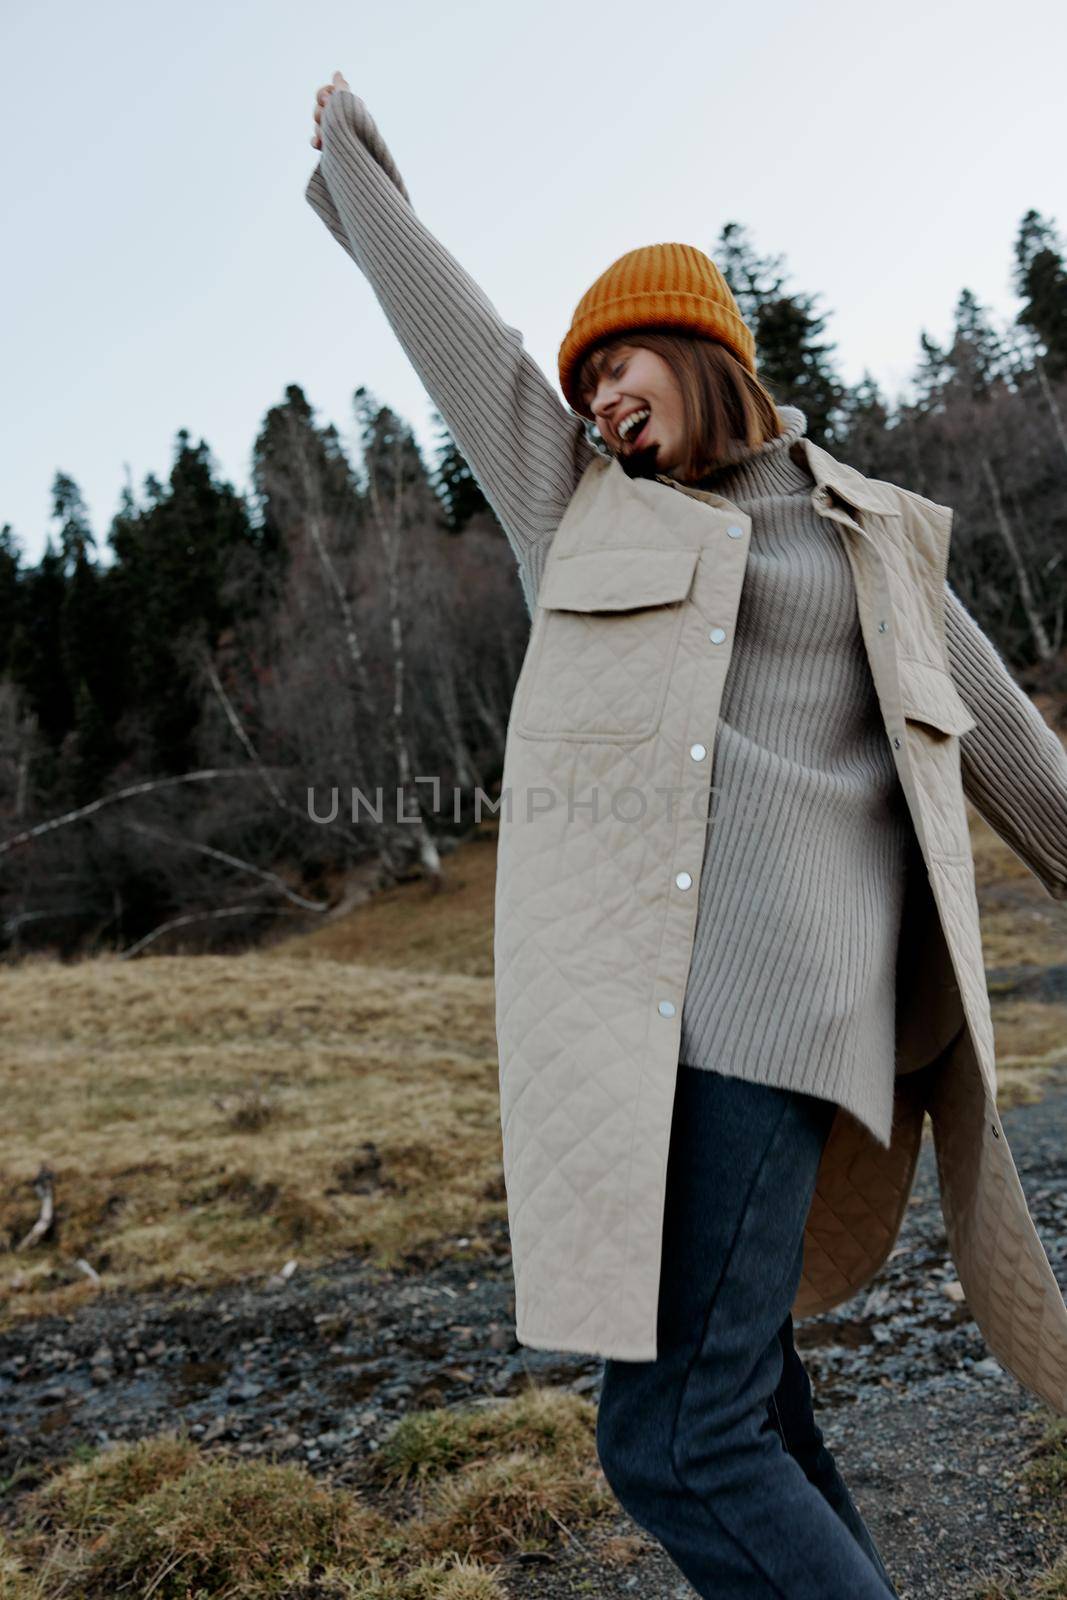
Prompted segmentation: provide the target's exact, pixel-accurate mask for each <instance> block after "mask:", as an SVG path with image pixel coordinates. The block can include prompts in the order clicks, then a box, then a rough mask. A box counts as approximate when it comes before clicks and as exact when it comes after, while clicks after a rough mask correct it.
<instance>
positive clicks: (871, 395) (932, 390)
mask: <svg viewBox="0 0 1067 1600" xmlns="http://www.w3.org/2000/svg"><path fill="white" fill-rule="evenodd" d="M1012 252H1013V255H1012V262H1011V271H1012V275H1013V277H1012V281H1013V286H1014V290H1015V293H1016V296H1017V298H1018V300H1019V301H1020V302H1021V304H1020V309H1019V311H1018V313H1017V316H1016V317H1015V319H1014V321H1013V322H1011V324H1010V325H1009V326H1007V327H997V326H995V325H994V323H993V320H992V319H991V318H990V316H989V315H988V314H987V313H986V312H985V311H984V310H983V308H982V307H981V305H980V304H979V303H978V302H977V300H976V298H975V296H974V295H973V293H972V292H971V291H970V290H968V289H964V290H962V291H961V293H960V294H959V297H958V300H957V304H956V308H955V314H954V326H953V329H952V333H951V336H950V338H949V340H948V342H947V344H946V345H945V346H944V347H941V346H939V345H938V344H937V343H935V342H934V341H933V340H932V339H930V338H929V337H928V336H927V335H926V334H925V333H921V334H920V336H919V340H918V344H919V354H918V358H917V362H916V369H915V373H914V377H913V382H912V386H911V387H912V390H913V393H912V394H911V395H910V396H909V397H908V398H907V400H904V399H901V398H895V399H894V398H890V397H887V396H884V395H882V394H881V393H880V392H879V390H878V387H877V385H876V384H875V382H874V381H873V379H872V378H871V377H870V375H869V374H867V373H865V375H864V378H863V380H862V381H861V382H860V383H859V384H857V385H855V386H853V387H849V386H846V385H845V384H843V383H842V382H841V381H840V378H839V376H838V373H837V369H836V362H835V347H834V345H833V344H832V343H831V342H830V341H829V340H827V339H826V338H825V327H826V322H827V315H826V314H823V313H820V312H818V311H817V310H816V306H815V301H816V300H817V298H818V296H815V295H811V294H805V293H798V292H795V291H792V290H790V289H789V288H788V287H787V276H786V274H785V272H784V269H783V265H782V259H781V258H780V257H773V258H771V257H761V256H760V255H759V254H758V253H757V252H756V250H755V249H754V247H753V246H752V244H751V242H750V240H749V239H748V237H747V235H746V232H745V230H744V229H743V228H742V227H741V226H740V225H739V224H736V223H730V224H728V225H727V226H726V227H725V228H724V229H723V230H722V232H721V234H720V236H719V239H718V241H717V243H716V245H715V246H714V247H713V249H712V250H711V252H710V253H711V255H712V256H713V258H714V260H715V261H716V262H717V263H718V265H719V266H720V267H721V268H722V270H723V272H724V274H725V276H726V278H727V281H728V282H729V284H730V287H731V289H732V290H733V292H734V294H735V295H736V296H737V299H738V301H739V303H740V306H741V310H742V314H743V315H744V317H745V320H746V321H747V322H748V324H749V326H750V327H751V328H752V330H753V333H754V335H755V338H756V346H757V358H758V365H759V371H760V376H761V378H762V380H763V381H764V383H765V384H766V385H767V387H768V388H769V389H770V391H771V393H772V394H773V395H774V396H775V398H776V399H777V400H778V402H779V403H780V404H787V403H788V404H794V405H798V406H800V407H801V409H802V410H803V411H804V412H805V413H806V415H807V418H808V432H809V436H810V437H811V438H812V439H813V440H814V441H815V442H816V443H818V444H821V445H823V446H824V447H825V448H826V449H828V450H830V451H831V453H832V454H834V455H835V456H837V457H838V458H839V459H843V460H846V461H848V462H849V463H850V464H851V465H853V466H855V467H856V468H858V469H859V470H860V471H861V472H863V473H865V474H866V475H867V476H870V477H876V478H882V479H887V480H890V481H892V482H895V483H899V484H902V485H904V486H906V487H908V488H910V489H913V490H916V491H917V492H918V493H919V494H922V495H925V496H926V497H928V498H930V499H932V500H936V501H938V502H939V503H941V504H946V505H950V506H952V507H953V509H954V511H955V523H954V533H953V546H952V555H951V560H950V566H949V574H948V576H949V581H950V583H951V584H952V586H953V588H954V589H955V590H956V592H957V593H958V594H959V595H960V597H961V599H962V600H963V602H964V604H965V605H966V606H967V607H968V609H969V610H970V611H971V612H972V613H973V614H974V616H975V617H976V618H977V619H978V621H979V622H980V623H981V625H982V626H983V628H985V630H986V632H987V633H988V634H989V636H990V637H991V638H992V639H993V640H994V641H995V643H996V644H997V646H998V648H999V649H1000V651H1001V653H1002V654H1003V656H1004V658H1005V660H1006V661H1007V662H1008V664H1009V665H1010V666H1011V668H1012V670H1013V671H1014V672H1015V674H1016V676H1017V677H1018V679H1019V680H1020V682H1022V683H1023V684H1024V686H1026V687H1027V688H1029V689H1031V690H1037V689H1042V690H1045V691H1046V692H1048V693H1050V694H1052V695H1054V696H1067V649H1065V639H1064V625H1065V610H1067V565H1065V561H1064V551H1065V540H1067V262H1065V256H1064V249H1063V246H1062V244H1061V242H1060V240H1059V238H1058V235H1057V233H1056V229H1055V226H1054V223H1053V221H1052V220H1050V219H1047V218H1045V217H1043V216H1042V215H1041V214H1040V213H1038V212H1036V211H1029V212H1027V213H1026V215H1025V216H1024V217H1023V219H1022V221H1021V223H1020V225H1019V229H1018V233H1017V237H1016V239H1015V241H1014V245H1013V247H1012ZM353 407H354V415H355V420H356V424H357V436H358V443H359V459H358V460H357V461H351V460H349V459H348V458H347V457H346V455H345V453H344V450H343V449H342V445H341V441H340V437H339V434H338V431H337V429H336V427H335V426H334V425H333V424H332V423H321V422H319V421H318V420H317V419H316V416H315V412H314V408H313V406H312V405H311V403H310V402H309V400H308V398H307V397H306V395H305V394H304V392H303V391H302V389H301V388H300V387H299V386H298V385H296V384H292V385H290V386H289V387H288V388H287V389H286V390H285V395H284V399H283V401H282V403H281V404H279V405H277V406H274V407H272V408H271V409H270V410H269V411H268V412H267V413H266V415H265V417H264V419H263V422H262V425H261V427H260V429H259V433H258V436H257V438H256V440H255V443H254V448H253V472H252V487H251V491H250V493H249V495H248V496H247V497H246V496H242V495H239V494H236V493H235V492H234V490H233V488H232V487H231V486H230V485H228V484H226V483H225V482H221V481H219V479H218V478H217V476H216V473H215V471H214V469H213V465H212V460H211V455H210V451H209V448H208V445H207V444H206V442H205V441H203V440H200V441H199V442H198V443H193V441H192V438H191V436H190V434H189V433H188V431H187V430H185V429H182V430H181V431H180V432H179V433H178V434H177V437H176V444H175V451H174V460H173V465H172V467H171V471H170V474H169V477H168V479H167V481H166V482H165V483H164V482H161V481H159V480H158V479H157V478H156V477H154V476H149V477H147V478H146V479H145V482H144V485H143V488H142V491H141V493H140V495H137V494H135V492H134V490H133V488H132V486H129V485H128V486H127V488H126V490H125V492H124V494H123V497H122V502H121V504H120V506H119V509H118V511H117V513H116V515H115V517H114V518H113V520H112V523H111V526H110V528H109V529H108V530H107V533H106V536H105V537H104V538H103V539H102V540H99V539H98V538H97V536H96V535H95V534H94V532H93V530H92V529H91V527H90V525H89V519H88V516H87V514H86V510H85V506H84V503H83V500H82V496H81V494H80V491H79V488H78V485H77V483H75V482H74V481H73V480H72V479H71V478H70V477H69V476H68V475H66V474H65V473H63V472H62V471H57V472H56V474H55V477H54V480H53V484H52V503H53V521H54V524H55V527H54V529H53V531H52V532H50V535H49V538H48V540H47V543H46V545H45V549H44V553H43V554H42V556H41V558H40V560H39V561H38V562H37V563H36V564H29V563H27V562H26V561H25V559H24V557H23V554H22V551H21V548H20V545H19V540H18V537H17V533H16V530H14V529H13V528H12V527H11V526H10V524H6V523H5V524H4V525H3V526H2V527H0V950H3V951H4V952H5V954H6V955H7V956H8V957H9V958H12V957H17V956H19V955H21V954H24V953H26V952H28V951H33V950H44V951H50V952H54V953H56V954H60V955H63V956H70V955H75V954H82V953H90V952H94V951H102V950H107V951H115V952H117V953H119V954H121V955H124V956H134V955H136V954H138V953H139V952H140V951H141V950H145V949H152V950H154V951H156V952H160V951H163V950H168V949H169V950H174V949H184V950H198V949H212V948H220V947H223V946H233V945H234V944H235V943H238V944H247V943H250V942H253V941H254V940H256V939H257V938H260V937H262V936H263V935H264V934H265V933H267V932H269V931H270V930H271V929H274V928H277V927H278V926H279V925H280V924H281V919H285V918H302V919H304V921H305V922H306V921H307V920H308V919H309V918H310V919H314V918H315V917H316V916H317V915H321V914H323V913H325V912H326V911H327V910H330V909H332V908H334V907H335V906H336V905H338V904H339V903H343V902H344V900H345V897H346V895H348V894H349V893H350V892H351V891H352V887H353V885H354V884H356V883H358V882H362V883H367V882H371V881H374V882H389V881H394V880H395V879H396V878H398V877H400V876H402V875H404V874H406V873H409V872H412V871H420V872H423V873H427V874H429V875H430V877H431V878H432V877H433V876H434V875H435V874H437V873H438V872H439V870H440V851H441V850H442V848H445V847H446V841H448V840H453V839H455V838H456V837H457V836H458V835H459V834H461V833H463V832H464V831H466V830H467V829H469V827H470V826H471V824H472V821H473V820H474V818H475V800H476V796H477V795H478V794H482V795H491V794H492V793H493V792H494V785H496V784H498V782H499V778H500V772H501V766H502V762H503V753H504V739H505V733H506V728H507V720H508V713H509V708H510V704H511V696H512V691H513V689H514V685H515V681H516V678H517V676H518V672H519V668H520V666H521V663H522V658H523V652H524V649H525V645H526V639H527V635H528V629H529V618H528V616H527V613H526V610H525V606H524V603H523V600H522V594H521V590H520V587H519V582H518V577H517V573H516V571H515V563H514V559H513V557H512V555H511V552H510V549H509V547H508V545H507V542H506V540H505V538H504V536H503V533H502V531H501V529H500V527H499V525H498V524H497V522H496V519H495V517H494V515H493V512H492V510H491V508H490V506H489V505H488V504H487V502H486V500H485V499H484V497H483V495H482V493H481V490H480V488H479V486H478V484H477V482H476V481H475V479H474V477H473V475H472V474H471V472H470V470H469V468H468V467H467V464H466V463H465V461H464V460H463V457H462V455H461V454H460V452H459V450H458V448H457V447H456V445H455V443H454V441H453V440H452V438H451V436H450V435H449V433H448V430H447V428H446V427H445V424H444V421H443V419H441V418H440V417H437V419H436V421H437V424H438V426H439V429H440V434H439V443H438V448H437V459H436V461H435V462H434V463H433V464H432V465H428V464H427V462H426V461H425V460H424V459H423V457H422V454H421V453H420V451H419V449H418V446H417V444H416V442H415V439H414V437H413V435H412V432H411V429H410V427H409V426H408V425H407V424H406V423H405V422H404V420H403V419H402V418H401V417H399V416H397V415H395V414H394V413H393V412H392V411H390V410H389V408H388V407H384V406H380V405H378V404H377V403H376V401H375V399H374V397H373V396H372V395H371V394H369V393H368V391H367V390H366V389H365V388H364V387H360V388H357V389H356V390H355V393H354V396H353ZM431 774H432V775H434V776H435V777H436V778H437V779H439V783H440V790H439V792H438V793H437V794H435V792H434V786H433V785H431V784H429V783H427V782H426V781H425V778H426V775H431ZM334 789H337V790H338V791H339V793H340V796H341V797H342V802H343V803H342V805H341V807H340V809H339V811H338V814H337V816H336V818H335V819H334V820H331V821H329V822H326V821H323V820H322V814H323V808H324V807H326V806H327V805H328V801H329V797H330V795H331V793H332V791H333V790H334ZM353 789H357V790H360V791H362V793H363V794H365V795H367V796H368V797H373V796H374V795H375V794H377V793H378V792H381V793H383V794H384V796H385V797H386V803H385V805H384V806H383V807H382V820H381V821H379V820H377V818H376V817H374V816H372V815H362V816H358V817H357V818H356V819H355V820H353V817H352V815H351V814H350V811H349V809H348V806H347V797H349V796H350V795H351V793H352V791H353ZM312 796H313V797H314V803H313V804H309V799H310V797H312ZM396 797H400V799H401V802H402V803H401V804H400V805H398V804H397V798H396ZM453 797H455V798H453ZM313 811H318V813H319V814H318V816H315V815H313V814H312V813H313ZM401 817H402V818H404V819H406V820H400V818H401Z"/></svg>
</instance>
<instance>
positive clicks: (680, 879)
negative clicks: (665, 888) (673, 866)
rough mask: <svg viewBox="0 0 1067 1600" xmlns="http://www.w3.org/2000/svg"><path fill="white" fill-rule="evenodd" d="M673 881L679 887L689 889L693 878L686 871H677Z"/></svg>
mask: <svg viewBox="0 0 1067 1600" xmlns="http://www.w3.org/2000/svg"><path fill="white" fill-rule="evenodd" d="M674 881H675V883H676V884H677V885H678V887H679V889H691V888H692V887H693V880H692V878H691V877H690V876H689V874H688V872H679V873H677V874H676V876H675V879H674Z"/></svg>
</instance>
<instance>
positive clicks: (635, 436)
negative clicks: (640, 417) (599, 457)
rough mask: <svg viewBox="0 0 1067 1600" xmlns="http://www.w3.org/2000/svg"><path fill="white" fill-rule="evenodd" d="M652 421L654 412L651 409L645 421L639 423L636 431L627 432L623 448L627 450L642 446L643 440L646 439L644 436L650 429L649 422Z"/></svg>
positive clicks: (624, 436)
mask: <svg viewBox="0 0 1067 1600" xmlns="http://www.w3.org/2000/svg"><path fill="white" fill-rule="evenodd" d="M651 421H652V413H651V411H649V413H648V416H646V418H645V420H644V422H642V423H640V424H639V425H638V428H637V432H636V433H627V434H625V435H623V439H622V444H623V448H624V449H625V450H636V449H637V448H638V447H639V446H640V444H641V442H642V440H643V439H644V437H645V435H646V433H647V431H648V425H649V423H650V422H651Z"/></svg>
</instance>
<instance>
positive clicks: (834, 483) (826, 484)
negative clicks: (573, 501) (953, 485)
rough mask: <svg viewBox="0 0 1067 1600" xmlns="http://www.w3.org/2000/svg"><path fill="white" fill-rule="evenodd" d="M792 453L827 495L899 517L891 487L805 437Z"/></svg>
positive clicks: (660, 480) (664, 480)
mask: <svg viewBox="0 0 1067 1600" xmlns="http://www.w3.org/2000/svg"><path fill="white" fill-rule="evenodd" d="M790 454H791V455H792V457H793V460H794V461H796V462H798V463H799V464H803V463H805V462H806V463H807V467H808V470H809V472H810V473H811V475H812V477H813V478H814V479H815V483H816V485H817V487H818V488H819V489H821V490H823V491H824V492H825V491H826V490H828V489H832V490H833V491H834V493H835V494H836V495H837V496H838V497H839V498H840V499H842V500H844V501H845V502H846V503H847V504H848V505H849V506H851V507H852V509H853V510H854V511H874V512H876V513H877V514H878V515H879V516H882V517H899V516H900V504H899V501H898V500H897V497H896V495H895V494H894V492H893V489H892V486H891V485H889V484H883V483H877V482H876V481H875V480H874V479H872V478H865V477H864V476H863V473H862V472H857V471H856V468H855V467H850V466H848V465H847V464H846V463H845V462H844V461H837V460H836V459H835V458H834V457H833V456H832V455H831V454H830V452H829V451H828V450H824V449H823V448H822V447H821V445H817V444H812V442H811V440H810V439H809V438H807V436H806V435H804V434H802V435H801V437H800V438H799V439H797V440H796V442H795V443H794V444H792V445H791V446H790ZM608 460H609V461H614V457H609V458H608ZM615 464H616V465H617V464H618V463H617V462H616V463H615ZM620 471H621V468H620ZM656 481H657V482H658V483H663V484H668V485H670V484H672V483H673V481H674V480H672V479H671V478H669V477H665V476H664V475H663V474H662V473H659V472H657V473H656Z"/></svg>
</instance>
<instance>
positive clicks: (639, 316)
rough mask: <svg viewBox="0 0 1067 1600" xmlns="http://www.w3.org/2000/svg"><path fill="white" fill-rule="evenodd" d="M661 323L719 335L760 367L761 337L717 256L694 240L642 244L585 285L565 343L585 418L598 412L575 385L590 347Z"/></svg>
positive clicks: (567, 367)
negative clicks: (756, 337)
mask: <svg viewBox="0 0 1067 1600" xmlns="http://www.w3.org/2000/svg"><path fill="white" fill-rule="evenodd" d="M653 326H656V327H659V328H662V329H664V330H668V331H669V330H671V329H675V328H679V329H686V330H689V331H690V332H693V333H702V334H704V335H706V336H707V337H709V338H712V339H718V341H719V342H720V344H724V345H726V346H727V348H728V349H729V350H731V351H732V352H733V354H734V355H735V356H736V357H737V359H738V360H739V361H740V362H742V363H743V365H744V366H746V367H747V368H748V369H749V371H750V372H752V373H755V371H756V341H755V340H754V339H753V337H752V334H751V332H750V331H749V328H748V326H747V324H746V323H745V322H744V321H743V320H742V317H741V311H740V308H739V307H738V304H737V301H736V300H735V299H734V297H733V294H732V293H731V290H730V287H729V285H728V284H727V282H726V279H725V278H724V277H723V275H722V273H721V272H720V271H719V269H718V267H717V266H716V265H715V263H714V261H712V259H711V257H710V256H706V255H705V254H704V252H703V250H698V249H697V248H696V246H695V245H691V244H648V245H642V246H641V248H640V249H637V250H628V251H627V253H626V254H625V255H624V256H620V257H619V259H618V260H617V261H614V262H612V264H611V266H610V267H608V269H607V271H606V272H602V273H601V275H600V277H599V278H598V279H597V280H596V282H595V283H594V284H593V285H592V287H591V288H589V289H587V290H586V291H585V293H584V294H583V296H582V298H581V299H580V300H579V302H578V307H577V309H576V311H575V313H574V316H573V317H572V319H571V325H570V328H569V330H568V332H567V337H566V338H565V339H564V341H563V343H562V344H561V345H560V347H559V382H560V388H561V389H562V390H563V393H564V394H565V395H566V397H567V402H568V404H569V405H571V406H572V407H573V408H574V410H575V411H577V412H578V414H579V415H580V416H584V417H588V416H590V412H589V410H588V409H587V408H586V406H585V405H584V404H583V403H582V401H581V399H580V397H579V395H578V394H577V392H576V391H575V387H574V386H575V382H576V380H577V377H578V371H579V368H580V367H581V364H582V358H583V357H584V356H585V354H586V352H587V351H588V350H589V348H590V346H591V345H594V344H596V343H598V341H599V340H601V339H603V338H605V337H606V335H608V334H616V333H619V334H621V333H625V332H626V331H627V330H628V329H635V328H648V327H653Z"/></svg>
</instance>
